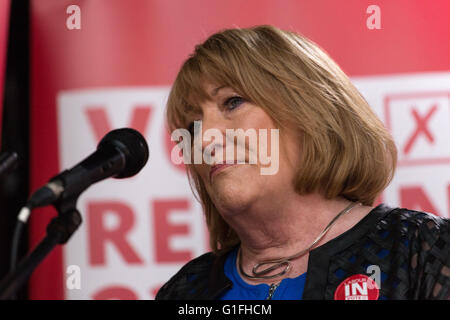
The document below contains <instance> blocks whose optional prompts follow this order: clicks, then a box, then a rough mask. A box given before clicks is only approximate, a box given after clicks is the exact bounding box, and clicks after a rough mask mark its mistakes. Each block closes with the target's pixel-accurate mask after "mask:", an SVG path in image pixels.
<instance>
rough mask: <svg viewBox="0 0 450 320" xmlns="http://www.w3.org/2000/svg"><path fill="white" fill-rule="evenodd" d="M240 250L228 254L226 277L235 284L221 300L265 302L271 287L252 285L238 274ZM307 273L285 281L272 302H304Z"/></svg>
mask: <svg viewBox="0 0 450 320" xmlns="http://www.w3.org/2000/svg"><path fill="white" fill-rule="evenodd" d="M237 253H238V249H234V250H233V251H231V252H230V253H229V254H228V257H227V259H226V261H225V266H224V269H225V270H224V271H225V275H226V276H227V277H228V278H229V279H230V280H231V281H232V282H233V287H232V288H231V289H230V290H228V291H227V292H225V293H224V294H223V295H222V296H221V297H220V300H265V299H267V297H268V296H269V290H270V285H268V284H265V283H263V284H258V285H251V284H248V283H246V282H245V281H244V280H243V279H242V278H241V276H240V275H239V273H238V270H237V266H236V259H237ZM305 280H306V272H305V273H303V274H301V275H299V276H298V277H297V278H286V279H283V280H282V281H281V283H280V285H279V286H278V287H276V289H275V291H273V295H272V300H302V296H303V288H304V286H305Z"/></svg>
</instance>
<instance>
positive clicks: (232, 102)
mask: <svg viewBox="0 0 450 320" xmlns="http://www.w3.org/2000/svg"><path fill="white" fill-rule="evenodd" d="M244 102H245V100H244V98H241V97H237V96H234V97H230V98H228V99H227V100H225V103H224V105H225V107H226V108H227V109H228V110H233V109H235V108H237V107H239V106H240V105H241V104H243V103H244Z"/></svg>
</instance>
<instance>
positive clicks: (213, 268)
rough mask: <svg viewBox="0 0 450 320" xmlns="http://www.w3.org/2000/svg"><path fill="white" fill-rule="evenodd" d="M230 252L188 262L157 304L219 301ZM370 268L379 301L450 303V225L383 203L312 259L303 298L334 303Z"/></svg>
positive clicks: (227, 284)
mask: <svg viewBox="0 0 450 320" xmlns="http://www.w3.org/2000/svg"><path fill="white" fill-rule="evenodd" d="M226 257H227V254H226V252H225V253H223V254H220V255H215V254H213V253H206V254H204V255H202V256H200V257H198V258H196V259H194V260H192V261H190V262H189V263H187V264H186V265H185V266H184V267H183V268H181V270H180V271H178V273H177V274H175V275H174V276H173V277H172V278H171V279H170V280H169V281H168V282H167V283H166V284H165V285H164V286H163V287H161V289H160V290H159V291H158V294H157V295H156V299H157V300H184V299H201V300H211V299H218V298H219V297H220V296H221V295H222V294H223V293H225V292H226V291H227V290H228V289H230V288H231V286H232V282H231V281H230V280H229V279H228V278H227V277H226V276H225V273H224V263H225V260H226ZM369 265H377V266H379V268H380V270H381V288H380V292H379V295H380V296H379V299H388V300H390V299H447V300H448V299H450V220H449V219H444V218H440V217H437V216H434V215H432V214H428V213H424V212H419V211H414V210H409V209H404V208H391V207H389V206H387V205H385V204H380V205H378V206H377V207H376V208H374V209H373V210H372V211H371V212H370V213H369V214H368V215H366V216H365V217H364V218H363V219H362V220H361V221H359V222H358V223H357V224H356V225H355V226H354V227H352V228H351V229H350V230H348V231H346V232H344V233H343V234H341V235H340V236H338V237H336V238H334V239H332V240H330V241H328V242H327V243H325V244H323V245H321V246H319V247H317V248H315V249H314V250H312V251H311V252H310V254H309V260H308V270H307V278H306V283H305V287H304V291H303V299H305V300H306V299H314V300H322V299H326V300H331V299H333V298H334V293H335V291H336V288H337V287H338V285H339V284H340V283H341V282H342V281H343V280H344V279H346V278H347V277H349V276H351V275H354V274H366V270H367V267H368V266H369Z"/></svg>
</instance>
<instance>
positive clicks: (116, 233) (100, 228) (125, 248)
mask: <svg viewBox="0 0 450 320" xmlns="http://www.w3.org/2000/svg"><path fill="white" fill-rule="evenodd" d="M108 214H113V215H115V216H116V217H117V218H118V220H119V225H118V226H117V228H115V229H113V230H108V229H106V226H105V218H106V216H107V215H108ZM87 217H88V237H89V239H88V241H89V262H90V263H91V264H92V265H99V264H105V247H106V243H107V242H110V243H111V244H113V245H114V246H115V248H116V249H117V250H118V251H119V252H120V253H121V254H122V256H123V258H124V260H125V261H126V262H127V263H136V264H140V263H143V261H142V259H141V258H140V257H139V256H138V254H137V252H136V251H135V250H134V249H133V247H132V246H131V245H130V244H129V243H128V242H127V239H126V235H127V233H128V232H129V231H130V230H131V228H132V227H133V224H134V215H133V210H132V209H131V208H130V207H129V206H127V205H126V204H124V203H121V202H117V201H103V202H90V203H89V204H88V206H87Z"/></svg>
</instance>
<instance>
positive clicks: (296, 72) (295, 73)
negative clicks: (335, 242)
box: [167, 25, 397, 253]
mask: <svg viewBox="0 0 450 320" xmlns="http://www.w3.org/2000/svg"><path fill="white" fill-rule="evenodd" d="M205 81H209V82H211V83H214V84H218V85H225V86H229V87H231V88H233V89H234V91H236V93H238V94H240V95H242V97H244V98H245V99H246V100H247V101H251V102H252V103H254V104H256V105H258V106H260V107H261V108H262V109H263V110H264V111H265V112H266V113H267V114H268V115H269V116H270V117H271V118H272V119H273V120H274V121H275V122H276V123H277V125H278V126H280V127H283V126H285V125H286V124H289V125H293V126H294V127H295V128H297V129H298V133H299V135H298V137H299V143H300V146H301V148H302V153H301V155H300V161H299V163H298V172H297V174H296V176H295V177H294V186H295V190H296V192H298V193H299V194H308V193H312V192H320V193H321V194H322V195H323V196H324V197H325V198H326V199H332V198H336V197H339V196H340V197H344V198H346V199H349V200H352V201H360V202H362V203H363V204H364V205H372V204H373V202H374V200H375V199H376V197H377V196H378V194H379V193H380V192H382V191H383V190H384V189H385V188H386V187H387V185H388V184H389V183H390V182H391V180H392V178H393V175H394V172H395V168H396V162H397V149H396V146H395V143H394V141H393V139H392V137H391V135H390V134H389V132H388V131H387V130H386V128H385V127H384V126H383V123H382V122H381V121H380V120H379V119H378V117H377V116H376V115H375V113H374V112H373V111H372V110H371V108H370V106H369V105H368V103H367V102H366V100H365V99H364V98H363V97H362V95H361V94H360V93H359V91H358V90H357V89H356V88H355V86H354V85H353V84H352V83H351V81H350V80H349V78H348V77H347V76H346V75H345V73H344V72H343V71H342V70H341V69H340V68H339V66H338V65H337V64H336V63H335V62H334V61H333V60H332V59H331V58H330V57H329V56H328V55H327V54H326V53H325V52H324V51H323V50H322V49H320V48H319V46H318V45H316V44H315V43H313V42H312V41H310V40H308V39H306V38H304V37H302V36H300V35H298V34H296V33H294V32H290V31H284V30H280V29H278V28H276V27H273V26H264V25H263V26H256V27H252V28H246V29H239V28H236V29H227V30H224V31H221V32H218V33H216V34H214V35H212V36H210V37H209V38H208V39H207V40H206V41H205V42H204V43H202V44H200V45H197V46H196V47H195V51H194V53H193V54H192V55H190V56H189V58H188V59H187V60H186V61H185V62H184V64H183V66H182V67H181V70H180V71H179V73H178V75H177V77H176V80H175V82H174V84H173V86H172V89H171V92H170V95H169V98H168V102H167V121H168V123H169V129H170V130H174V129H176V128H186V127H187V125H188V124H187V123H186V112H189V110H192V109H198V108H199V105H200V104H201V103H202V102H203V101H205V100H207V99H209V96H208V94H207V93H206V92H205V88H204V83H205ZM187 173H188V177H189V180H190V182H191V186H192V185H193V186H194V188H195V190H196V192H197V195H198V197H199V201H200V202H201V203H202V206H203V210H204V213H205V217H206V223H207V226H208V229H209V232H210V246H211V248H212V249H213V251H214V252H216V253H217V252H219V250H224V251H225V250H228V249H229V248H230V247H232V246H235V245H236V244H238V243H239V238H238V236H237V234H236V233H235V232H234V230H232V228H231V227H230V226H229V225H228V224H227V223H226V222H225V221H224V219H223V218H222V217H221V215H220V214H219V212H218V210H217V209H216V207H215V206H214V203H213V202H212V200H211V198H210V196H209V195H208V193H207V191H206V187H205V185H204V184H203V182H202V180H201V179H200V177H199V176H198V175H197V174H196V173H195V171H194V170H193V168H192V166H191V165H187ZM194 194H195V192H194Z"/></svg>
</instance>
